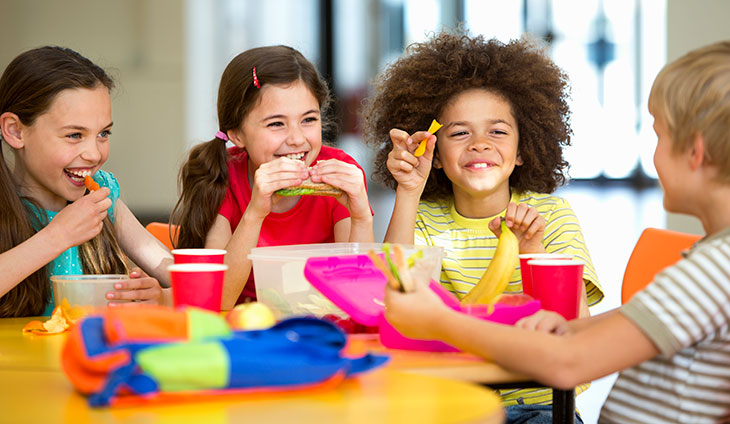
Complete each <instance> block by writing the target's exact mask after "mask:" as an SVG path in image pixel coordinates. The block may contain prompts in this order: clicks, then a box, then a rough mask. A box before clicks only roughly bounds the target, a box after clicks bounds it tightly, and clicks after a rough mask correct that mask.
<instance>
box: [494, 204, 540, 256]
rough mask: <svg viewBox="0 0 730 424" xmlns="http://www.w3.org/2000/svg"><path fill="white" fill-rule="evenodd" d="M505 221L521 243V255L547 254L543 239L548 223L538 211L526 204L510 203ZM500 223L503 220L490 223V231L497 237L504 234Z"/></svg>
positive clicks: (497, 219) (496, 219)
mask: <svg viewBox="0 0 730 424" xmlns="http://www.w3.org/2000/svg"><path fill="white" fill-rule="evenodd" d="M504 219H505V221H506V224H507V227H509V229H510V230H512V232H513V233H514V234H515V236H517V239H518V240H519V241H520V253H545V246H543V244H542V238H543V233H544V232H545V225H546V221H545V218H543V217H542V215H540V214H539V213H537V209H535V208H532V207H530V206H527V205H526V204H524V203H519V204H517V203H514V202H510V203H509V204H508V205H507V212H506V213H505V215H504ZM500 221H501V218H499V217H497V218H494V219H493V220H492V221H491V222H490V223H489V229H490V230H492V232H493V233H494V234H495V235H496V236H497V237H499V235H500V234H501V233H502V231H501V230H500Z"/></svg>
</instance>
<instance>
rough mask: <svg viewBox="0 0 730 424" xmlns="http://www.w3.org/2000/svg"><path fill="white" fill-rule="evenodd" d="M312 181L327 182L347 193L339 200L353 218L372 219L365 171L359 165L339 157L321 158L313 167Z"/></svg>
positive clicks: (311, 170)
mask: <svg viewBox="0 0 730 424" xmlns="http://www.w3.org/2000/svg"><path fill="white" fill-rule="evenodd" d="M310 173H311V175H312V181H313V182H315V183H320V182H322V183H327V184H329V185H331V186H333V187H337V188H339V189H340V190H342V191H343V192H344V193H345V195H343V196H338V197H337V201H339V202H340V203H342V205H343V206H345V207H346V208H347V210H349V211H350V218H352V219H370V217H371V216H372V214H371V213H370V203H369V202H368V193H367V190H366V189H365V179H364V177H363V172H362V170H360V168H358V167H357V166H355V165H353V164H351V163H347V162H343V161H341V160H337V159H328V160H321V161H319V162H317V163H315V164H314V165H313V166H312V167H311V169H310Z"/></svg>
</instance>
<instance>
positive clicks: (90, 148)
mask: <svg viewBox="0 0 730 424" xmlns="http://www.w3.org/2000/svg"><path fill="white" fill-rule="evenodd" d="M81 158H82V159H84V160H87V161H89V162H98V161H99V160H100V159H101V150H100V149H99V146H98V145H97V143H96V141H95V140H93V141H91V142H88V143H86V145H85V146H84V150H83V151H82V152H81Z"/></svg>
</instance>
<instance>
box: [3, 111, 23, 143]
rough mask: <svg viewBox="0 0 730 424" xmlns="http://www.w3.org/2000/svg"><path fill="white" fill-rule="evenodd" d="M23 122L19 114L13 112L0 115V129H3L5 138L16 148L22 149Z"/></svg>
mask: <svg viewBox="0 0 730 424" xmlns="http://www.w3.org/2000/svg"><path fill="white" fill-rule="evenodd" d="M22 128H23V123H22V122H20V118H18V115H16V114H14V113H12V112H5V113H3V114H2V115H0V130H2V135H3V140H5V141H6V142H7V143H8V144H9V145H10V147H12V148H14V149H22V148H23V147H24V146H25V143H23V132H22V131H21V130H22Z"/></svg>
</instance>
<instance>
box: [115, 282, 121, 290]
mask: <svg viewBox="0 0 730 424" xmlns="http://www.w3.org/2000/svg"><path fill="white" fill-rule="evenodd" d="M114 288H115V289H117V290H118V289H121V288H122V283H114Z"/></svg>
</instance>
